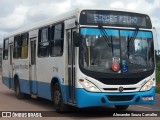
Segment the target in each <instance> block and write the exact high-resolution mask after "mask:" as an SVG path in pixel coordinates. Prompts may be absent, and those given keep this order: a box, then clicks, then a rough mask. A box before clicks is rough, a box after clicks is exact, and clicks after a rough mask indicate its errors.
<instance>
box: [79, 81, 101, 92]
mask: <svg viewBox="0 0 160 120" xmlns="http://www.w3.org/2000/svg"><path fill="white" fill-rule="evenodd" d="M79 83H80V84H81V85H82V86H83V87H84V89H86V90H87V91H90V92H101V91H100V90H99V89H98V88H97V87H96V86H95V85H94V84H93V83H91V82H90V81H88V80H85V79H79Z"/></svg>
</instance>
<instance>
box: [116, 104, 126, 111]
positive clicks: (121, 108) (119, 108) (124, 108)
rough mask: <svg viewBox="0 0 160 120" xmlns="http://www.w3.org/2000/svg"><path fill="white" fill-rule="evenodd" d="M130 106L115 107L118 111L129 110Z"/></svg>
mask: <svg viewBox="0 0 160 120" xmlns="http://www.w3.org/2000/svg"><path fill="white" fill-rule="evenodd" d="M128 107H129V105H115V108H116V109H117V110H127V109H128Z"/></svg>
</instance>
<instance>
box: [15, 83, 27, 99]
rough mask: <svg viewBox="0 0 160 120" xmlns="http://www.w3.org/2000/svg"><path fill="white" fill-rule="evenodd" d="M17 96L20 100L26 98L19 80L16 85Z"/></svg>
mask: <svg viewBox="0 0 160 120" xmlns="http://www.w3.org/2000/svg"><path fill="white" fill-rule="evenodd" d="M15 94H16V97H17V98H18V99H23V98H24V97H25V95H24V93H22V92H21V90H20V85H19V82H18V80H16V83H15Z"/></svg>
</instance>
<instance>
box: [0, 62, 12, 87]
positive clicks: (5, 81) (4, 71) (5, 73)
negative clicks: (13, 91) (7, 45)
mask: <svg viewBox="0 0 160 120" xmlns="http://www.w3.org/2000/svg"><path fill="white" fill-rule="evenodd" d="M8 68H9V59H8V60H3V61H2V82H3V84H4V85H6V86H7V87H8V88H11V78H10V77H9V69H8Z"/></svg>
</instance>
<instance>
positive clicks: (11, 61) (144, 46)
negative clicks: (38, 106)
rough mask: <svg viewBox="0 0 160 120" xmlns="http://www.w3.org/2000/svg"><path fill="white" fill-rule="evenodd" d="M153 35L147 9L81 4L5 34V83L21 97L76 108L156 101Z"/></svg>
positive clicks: (58, 107) (57, 107) (121, 106)
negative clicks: (137, 9) (131, 9)
mask: <svg viewBox="0 0 160 120" xmlns="http://www.w3.org/2000/svg"><path fill="white" fill-rule="evenodd" d="M154 56H155V55H154V35H153V27H152V23H151V20H150V17H149V16H148V15H147V14H144V13H139V12H133V11H128V10H118V9H117V10H116V9H97V8H95V9H92V8H86V9H85V8H84V9H82V8H78V9H76V10H73V11H70V12H67V13H65V14H62V15H60V16H57V17H54V18H51V19H47V20H45V21H42V22H38V23H36V24H34V25H31V26H27V27H25V28H22V29H19V30H17V31H14V32H12V33H10V34H8V35H6V36H5V37H4V42H3V60H2V64H3V65H2V78H3V80H2V81H3V84H5V85H6V86H7V87H8V88H9V89H12V90H14V91H15V95H16V97H17V98H18V99H22V98H25V97H26V95H27V96H28V95H30V96H31V97H32V98H38V97H40V98H45V99H48V100H51V101H53V107H54V108H55V110H56V111H58V112H63V111H66V110H68V106H75V107H77V108H86V107H97V106H114V107H115V108H116V109H118V110H126V109H127V108H128V107H129V105H136V104H154V102H155V90H156V87H155V85H156V79H155V58H154Z"/></svg>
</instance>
